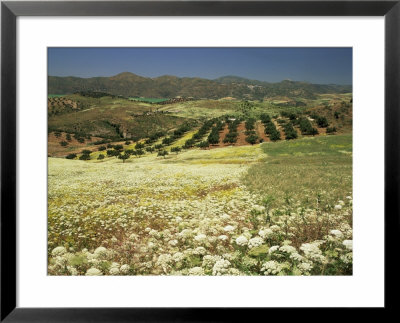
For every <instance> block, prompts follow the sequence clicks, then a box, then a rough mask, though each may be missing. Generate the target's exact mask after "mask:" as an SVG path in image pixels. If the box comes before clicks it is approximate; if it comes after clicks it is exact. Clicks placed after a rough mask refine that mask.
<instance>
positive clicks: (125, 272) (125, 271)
mask: <svg viewBox="0 0 400 323" xmlns="http://www.w3.org/2000/svg"><path fill="white" fill-rule="evenodd" d="M129 269H130V267H129V265H127V264H125V265H122V266H121V268H120V269H119V270H120V271H121V273H123V274H127V273H129Z"/></svg>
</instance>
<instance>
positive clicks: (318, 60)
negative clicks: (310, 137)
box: [48, 47, 352, 84]
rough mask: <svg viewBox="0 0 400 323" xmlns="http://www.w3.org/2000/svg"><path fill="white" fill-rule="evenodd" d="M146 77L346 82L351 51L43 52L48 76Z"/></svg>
mask: <svg viewBox="0 0 400 323" xmlns="http://www.w3.org/2000/svg"><path fill="white" fill-rule="evenodd" d="M121 72H132V73H135V74H138V75H141V76H146V77H157V76H161V75H175V76H179V77H201V78H207V79H215V78H218V77H221V76H226V75H235V76H241V77H246V78H249V79H255V80H260V81H269V82H280V81H282V80H285V79H290V80H293V81H307V82H311V83H320V84H330V83H335V84H352V49H351V48H349V47H346V48H339V47H332V48H328V47H325V48H311V47H310V48H289V47H288V48H262V47H255V48H244V47H242V48H239V47H235V48H222V47H221V48H201V47H198V48H94V47H93V48H82V47H81V48H71V47H70V48H49V49H48V74H49V75H52V76H78V77H93V76H113V75H116V74H118V73H121Z"/></svg>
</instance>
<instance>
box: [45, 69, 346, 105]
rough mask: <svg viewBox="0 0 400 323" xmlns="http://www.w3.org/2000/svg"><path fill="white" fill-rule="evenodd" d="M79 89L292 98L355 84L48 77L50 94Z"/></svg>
mask: <svg viewBox="0 0 400 323" xmlns="http://www.w3.org/2000/svg"><path fill="white" fill-rule="evenodd" d="M79 91H96V92H97V91H100V92H107V93H110V94H114V95H122V96H126V97H149V98H174V97H177V96H181V97H193V98H195V99H201V98H207V99H220V98H223V97H234V98H237V99H262V98H264V97H275V96H286V97H289V98H309V99H313V98H315V97H316V95H317V94H322V93H350V92H352V86H351V85H337V84H312V83H308V82H298V81H291V80H284V81H282V82H278V83H270V82H264V81H258V80H250V79H246V78H243V77H238V76H231V75H229V76H223V77H220V78H217V79H214V80H209V79H204V78H198V77H177V76H172V75H164V76H160V77H155V78H150V77H143V76H139V75H136V74H133V73H130V72H123V73H120V74H117V75H115V76H110V77H91V78H79V77H73V76H68V77H59V76H49V77H48V93H49V94H71V93H75V92H79Z"/></svg>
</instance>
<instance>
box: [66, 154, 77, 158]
mask: <svg viewBox="0 0 400 323" xmlns="http://www.w3.org/2000/svg"><path fill="white" fill-rule="evenodd" d="M65 158H67V159H75V158H76V154H68V155H67V156H66V157H65Z"/></svg>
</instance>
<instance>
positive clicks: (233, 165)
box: [48, 102, 352, 275]
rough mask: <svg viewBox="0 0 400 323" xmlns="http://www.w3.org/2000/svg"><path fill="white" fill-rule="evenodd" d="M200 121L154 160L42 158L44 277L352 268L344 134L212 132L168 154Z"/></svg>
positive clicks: (128, 146)
mask: <svg viewBox="0 0 400 323" xmlns="http://www.w3.org/2000/svg"><path fill="white" fill-rule="evenodd" d="M190 104H193V102H190ZM202 104H203V102H202ZM216 104H217V103H216ZM214 109H215V108H213V107H211V109H210V110H212V111H213V110H214ZM288 111H292V110H291V109H288ZM275 112H276V111H274V113H275ZM217 115H218V114H217ZM175 117H179V118H182V117H183V116H182V115H180V116H179V113H177V115H176V116H175ZM184 117H185V118H187V115H185V116H184ZM278 119H285V120H286V122H288V120H289V119H288V118H285V117H278ZM217 120H218V119H217ZM272 120H274V122H275V124H276V126H277V127H279V126H280V125H279V123H277V122H276V121H275V119H274V118H272ZM215 122H216V121H214V122H212V123H213V124H212V125H211V126H212V127H213V126H215V125H216V123H215ZM200 124H201V122H200V121H199V123H197V124H195V125H194V126H193V127H192V128H191V130H188V131H187V132H185V133H184V134H183V135H182V136H181V137H179V138H178V139H176V140H175V141H174V142H173V143H171V144H169V145H167V146H164V148H163V149H165V151H166V149H171V151H170V152H169V154H167V155H164V156H162V155H159V154H158V153H157V151H153V152H147V151H146V152H145V154H144V156H140V155H138V156H134V155H133V156H131V157H130V158H128V159H127V160H121V159H119V158H117V157H115V156H106V157H105V158H104V159H101V160H99V159H98V156H99V155H100V154H102V153H103V152H102V151H97V149H95V150H94V151H93V152H91V153H90V154H89V157H90V158H89V160H88V161H81V160H68V159H60V158H49V196H48V198H49V213H48V221H49V231H48V254H49V267H48V272H49V274H51V275H349V274H351V273H352V189H351V187H352V176H351V174H352V136H351V134H349V133H344V134H341V133H339V134H334V135H326V134H323V135H321V134H320V135H317V136H302V135H301V132H300V129H299V128H297V126H295V129H297V130H296V131H297V132H298V136H299V138H298V139H295V140H284V138H285V137H284V132H282V133H283V135H282V138H281V139H282V140H279V141H277V142H272V141H270V140H268V141H266V142H263V143H261V144H260V143H257V144H254V145H251V144H249V143H245V144H243V145H242V144H240V145H239V144H238V143H234V144H229V143H227V144H224V143H223V142H222V139H223V135H222V134H226V133H227V131H222V132H221V135H220V138H219V143H218V145H214V146H209V147H208V148H206V149H204V148H198V147H193V148H188V149H184V150H182V151H180V152H177V153H173V152H172V148H173V147H180V146H182V145H183V144H184V143H185V142H186V141H187V140H189V139H191V138H192V137H193V135H194V134H195V133H196V132H198V131H199V129H200V128H199V127H200ZM240 124H241V125H242V126H241V127H242V128H243V130H242V131H243V132H242V133H241V134H239V137H240V136H245V134H244V131H245V122H244V121H241V122H240ZM257 124H259V125H260V126H261V127H262V129H264V126H263V124H261V121H257ZM238 129H241V128H240V127H238ZM210 130H211V129H209V130H208V131H207V132H206V134H205V135H204V136H203V137H202V138H201V139H200V140H204V138H207V136H209V135H210ZM172 135H173V134H172V133H171V134H170V136H172ZM61 136H65V134H62V135H61ZM166 137H168V135H167V134H165V135H164V137H160V138H159V139H157V140H156V141H154V142H152V143H150V144H148V146H156V145H157V144H158V145H160V144H161V143H162V141H163V138H166ZM243 138H244V137H243ZM266 138H268V136H266ZM242 141H243V140H242ZM142 142H144V141H142ZM239 142H240V140H239ZM243 142H244V141H243ZM113 144H114V145H115V144H117V143H115V142H113ZM120 144H121V146H122V147H123V150H125V151H129V150H132V149H135V146H136V144H137V142H136V143H135V142H128V143H124V142H120ZM90 145H91V143H90V142H87V147H98V146H94V145H93V146H90ZM145 146H146V145H145ZM210 148H212V149H210ZM109 150H110V149H109ZM79 155H80V154H78V156H79Z"/></svg>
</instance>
